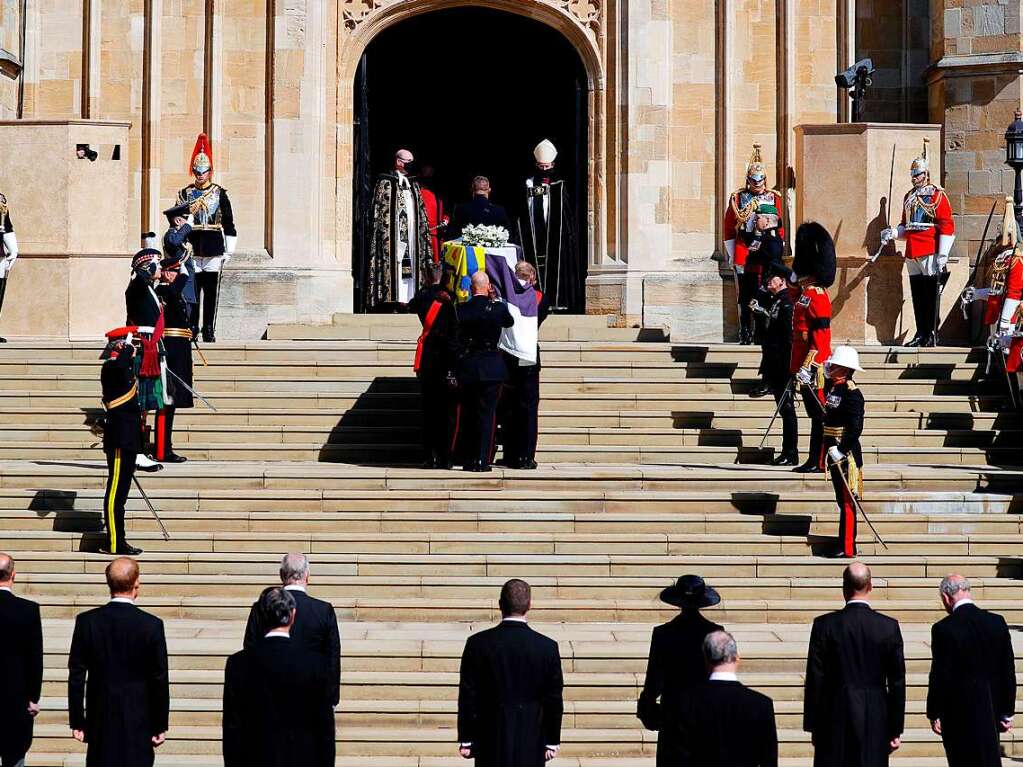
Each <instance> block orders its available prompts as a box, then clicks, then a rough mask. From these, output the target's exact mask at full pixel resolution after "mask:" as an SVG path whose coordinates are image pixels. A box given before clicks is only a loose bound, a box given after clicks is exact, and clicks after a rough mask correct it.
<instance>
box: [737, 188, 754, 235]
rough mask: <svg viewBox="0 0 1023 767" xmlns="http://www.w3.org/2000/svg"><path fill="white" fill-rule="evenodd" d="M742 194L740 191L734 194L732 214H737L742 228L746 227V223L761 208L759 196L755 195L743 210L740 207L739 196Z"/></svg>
mask: <svg viewBox="0 0 1023 767" xmlns="http://www.w3.org/2000/svg"><path fill="white" fill-rule="evenodd" d="M741 192H742V190H741V189H740V190H739V191H738V192H735V193H733V194H732V200H731V205H732V212H733V213H735V217H736V219H738V221H739V225H740V226H745V225H746V222H747V221H749V220H750V219H751V218H753V216H754V215H755V214H756V212H757V209H758V208H759V207H760V203H759V202H758V201H757V197H759V195H753V197H752V198H751V199H750V201H749V202H748V203H746V205H745V206H744V207H742V208H740V207H739V194H740V193H741Z"/></svg>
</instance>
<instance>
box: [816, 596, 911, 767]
mask: <svg viewBox="0 0 1023 767" xmlns="http://www.w3.org/2000/svg"><path fill="white" fill-rule="evenodd" d="M902 648H903V645H902V632H901V631H900V630H899V623H898V621H896V620H895V619H893V618H889V617H888V616H886V615H882V614H881V613H878V612H875V611H874V610H873V609H871V607H870V606H869V605H867V604H864V603H860V602H857V603H853V604H848V605H846V606H845V608H844V609H842V610H838V611H836V612H832V613H828V614H827V615H821V616H819V617H818V618H816V619H814V622H813V628H812V629H811V631H810V648H809V652H808V653H807V658H806V685H805V690H804V694H803V729H804V730H806V731H807V732H809V733H811V734H812V735H813V739H814V752H813V763H814V767H880V766H882V765H887V764H888V756H889V746H888V744H889V742H890V741H891V740H892V738H895V737H898V736H901V735H902V730H903V726H904V724H905V718H906V661H905V658H904V656H903V649H902Z"/></svg>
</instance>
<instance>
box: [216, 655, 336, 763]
mask: <svg viewBox="0 0 1023 767" xmlns="http://www.w3.org/2000/svg"><path fill="white" fill-rule="evenodd" d="M223 751H224V767H298V765H301V767H334V756H335V746H334V711H333V708H332V707H331V705H330V684H329V680H328V678H327V674H326V673H325V671H324V663H323V658H322V657H321V656H320V655H318V654H317V653H314V652H312V651H311V650H308V649H306V647H305V646H304V645H302V644H301V643H299V642H296V641H295V640H294V639H289V638H286V637H271V638H263V639H260V640H259V641H258V642H257V643H256V645H255V646H254V647H251V648H249V649H245V650H242V651H241V652H237V653H235V654H234V655H232V656H231V657H230V658H228V659H227V667H226V669H225V671H224V722H223Z"/></svg>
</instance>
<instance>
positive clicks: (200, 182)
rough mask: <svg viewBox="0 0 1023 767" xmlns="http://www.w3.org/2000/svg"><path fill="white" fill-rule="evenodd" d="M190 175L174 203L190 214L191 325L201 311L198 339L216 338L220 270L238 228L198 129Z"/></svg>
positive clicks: (205, 140)
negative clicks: (192, 265) (193, 298)
mask: <svg viewBox="0 0 1023 767" xmlns="http://www.w3.org/2000/svg"><path fill="white" fill-rule="evenodd" d="M191 171H192V175H194V176H195V182H194V183H192V184H189V185H188V186H186V187H185V188H184V189H182V190H181V191H180V192H178V205H181V204H182V203H186V204H187V205H188V209H189V211H190V213H191V215H192V221H191V226H192V231H191V233H190V234H189V237H188V240H189V242H190V243H191V244H192V256H193V257H194V258H195V287H196V304H195V308H194V312H195V316H194V317H193V318H192V325H193V326H198V325H199V322H200V319H199V312H200V304H201V307H202V308H201V311H202V340H203V341H205V342H206V343H212V342H214V341H216V340H217V339H216V325H217V308H218V304H219V296H220V273H221V272H222V271H223V270H224V267H226V266H227V262H228V261H230V260H231V256H232V255H234V250H235V246H236V245H237V243H238V232H237V230H236V229H235V226H234V212H233V210H232V209H231V200H230V198H228V196H227V190H226V189H224V187H222V186H220V185H219V184H214V183H213V180H212V179H213V149H212V148H211V146H210V141H209V139H208V138H207V137H206V134H205V133H200V134H199V138H198V139H196V142H195V149H193V150H192V162H191Z"/></svg>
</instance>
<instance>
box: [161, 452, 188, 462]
mask: <svg viewBox="0 0 1023 767" xmlns="http://www.w3.org/2000/svg"><path fill="white" fill-rule="evenodd" d="M187 460H188V459H187V458H185V456H183V455H178V454H177V453H167V455H166V456H164V459H163V463H184V462H185V461H187Z"/></svg>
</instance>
